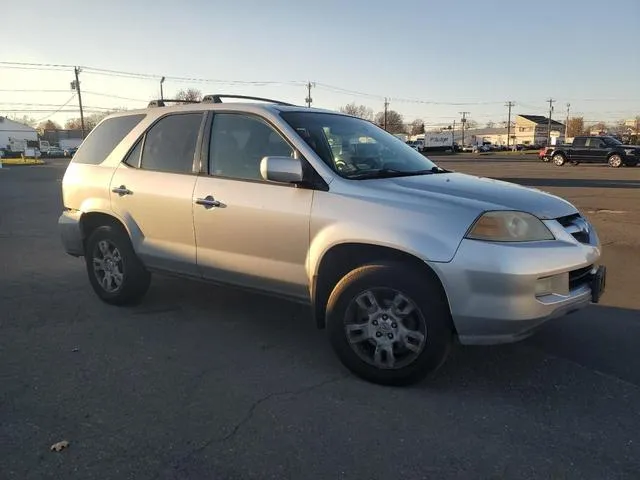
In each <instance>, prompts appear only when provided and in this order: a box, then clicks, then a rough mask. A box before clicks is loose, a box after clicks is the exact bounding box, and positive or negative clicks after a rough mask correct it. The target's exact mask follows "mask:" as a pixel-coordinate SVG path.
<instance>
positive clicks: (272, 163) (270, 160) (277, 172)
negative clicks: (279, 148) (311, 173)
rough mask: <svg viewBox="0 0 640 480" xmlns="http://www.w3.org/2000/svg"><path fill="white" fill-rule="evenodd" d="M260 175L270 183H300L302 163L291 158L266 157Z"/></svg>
mask: <svg viewBox="0 0 640 480" xmlns="http://www.w3.org/2000/svg"><path fill="white" fill-rule="evenodd" d="M260 174H261V175H262V178H264V179H265V180H269V181H270V182H278V183H300V182H302V163H301V162H300V160H298V159H297V158H291V157H264V158H263V159H262V160H261V161H260Z"/></svg>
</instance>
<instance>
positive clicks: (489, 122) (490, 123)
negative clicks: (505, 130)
mask: <svg viewBox="0 0 640 480" xmlns="http://www.w3.org/2000/svg"><path fill="white" fill-rule="evenodd" d="M495 126H496V124H495V123H494V122H492V121H488V122H487V125H486V127H487V128H493V127H495Z"/></svg>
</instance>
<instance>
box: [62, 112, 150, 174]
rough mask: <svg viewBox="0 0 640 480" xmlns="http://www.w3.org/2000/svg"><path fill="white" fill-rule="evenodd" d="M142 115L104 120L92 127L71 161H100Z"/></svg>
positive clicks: (91, 163)
mask: <svg viewBox="0 0 640 480" xmlns="http://www.w3.org/2000/svg"><path fill="white" fill-rule="evenodd" d="M144 117H145V115H144V114H140V115H127V116H123V117H114V118H109V119H107V120H105V121H104V122H102V123H101V124H100V125H98V126H97V127H96V128H94V129H93V131H92V132H91V133H90V134H89V136H88V137H87V138H86V140H85V141H84V142H82V145H81V147H80V148H79V149H78V151H77V152H76V154H75V155H74V156H73V160H72V161H73V162H74V163H85V164H90V165H98V164H99V163H102V162H103V161H104V159H105V158H107V156H108V155H109V154H110V153H111V151H112V150H113V149H114V148H116V146H117V145H118V144H119V143H120V142H121V141H122V139H123V138H124V137H125V136H126V135H127V134H128V133H129V132H130V131H131V130H133V128H134V127H135V126H136V125H137V124H138V123H140V121H141V120H142V119H143V118H144Z"/></svg>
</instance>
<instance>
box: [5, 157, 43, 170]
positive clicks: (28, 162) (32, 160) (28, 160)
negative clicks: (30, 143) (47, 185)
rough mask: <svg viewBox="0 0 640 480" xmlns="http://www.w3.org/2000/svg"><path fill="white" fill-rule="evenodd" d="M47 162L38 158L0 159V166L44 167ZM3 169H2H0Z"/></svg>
mask: <svg viewBox="0 0 640 480" xmlns="http://www.w3.org/2000/svg"><path fill="white" fill-rule="evenodd" d="M45 163H46V162H45V161H44V160H40V159H37V158H26V159H24V160H23V159H21V158H0V164H2V166H4V165H12V166H13V165H44V164H45ZM0 168H2V167H0Z"/></svg>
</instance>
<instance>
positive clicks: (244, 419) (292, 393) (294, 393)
mask: <svg viewBox="0 0 640 480" xmlns="http://www.w3.org/2000/svg"><path fill="white" fill-rule="evenodd" d="M344 378H346V375H341V376H339V377H334V378H330V379H327V380H323V381H322V382H318V383H314V384H312V385H308V386H306V387H302V388H299V389H295V390H282V391H279V392H271V393H269V394H267V395H265V396H263V397H261V398H259V399H258V400H256V401H255V402H253V403H252V404H251V405H250V406H249V408H248V409H247V413H245V415H244V416H243V417H242V418H241V419H240V420H239V421H238V422H237V423H236V424H235V425H234V426H233V428H232V429H231V431H230V432H229V433H227V434H226V435H224V436H223V437H214V438H211V439H209V440H207V441H205V442H204V443H202V444H201V445H199V446H197V447H195V448H193V449H191V450H189V451H188V452H187V453H185V454H184V455H183V456H182V457H180V458H179V459H178V460H177V461H176V462H174V465H173V470H180V469H181V464H183V463H184V462H185V461H186V460H188V459H189V458H190V457H192V456H194V455H197V454H198V453H200V452H202V451H203V450H205V449H207V448H208V447H209V446H211V445H212V444H214V443H223V442H226V441H229V440H231V439H232V438H233V437H234V436H235V435H236V434H237V433H238V432H239V431H240V429H241V428H242V427H243V426H244V425H246V424H247V423H249V421H251V419H252V418H253V416H254V414H255V412H256V410H257V409H258V407H259V406H260V405H262V404H263V403H265V402H268V401H269V400H271V399H272V398H276V397H286V396H297V395H302V394H304V393H308V392H311V391H313V390H317V389H319V388H322V387H325V386H326V385H329V384H332V383H336V382H339V381H340V380H342V379H344ZM159 475H160V472H158V475H156V476H155V477H154V478H158V477H159Z"/></svg>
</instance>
